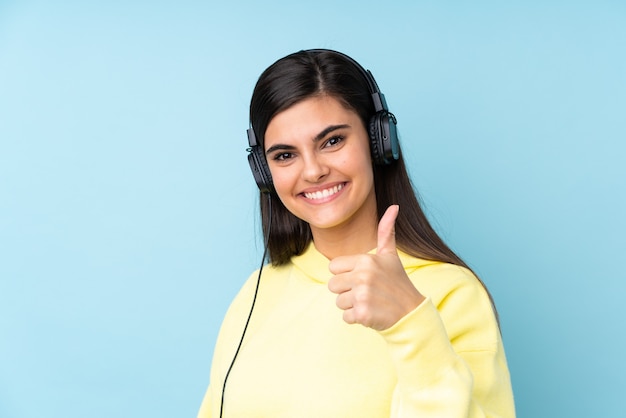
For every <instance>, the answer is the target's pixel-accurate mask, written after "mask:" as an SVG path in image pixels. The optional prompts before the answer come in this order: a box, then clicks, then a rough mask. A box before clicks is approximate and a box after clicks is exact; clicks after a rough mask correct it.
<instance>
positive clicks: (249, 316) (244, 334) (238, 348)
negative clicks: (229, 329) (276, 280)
mask: <svg viewBox="0 0 626 418" xmlns="http://www.w3.org/2000/svg"><path fill="white" fill-rule="evenodd" d="M267 202H268V210H269V214H270V219H269V222H268V226H267V234H266V236H265V242H264V248H263V257H262V258H261V267H259V275H258V277H257V280H256V288H255V289H254V296H253V298H252V305H251V306H250V313H248V319H247V320H246V325H245V326H244V327H243V332H242V333H241V339H240V340H239V345H238V346H237V350H236V351H235V355H234V356H233V360H232V361H231V362H230V366H229V367H228V371H227V372H226V376H224V385H223V386H222V400H221V402H220V418H222V413H223V411H224V392H226V382H227V381H228V376H229V375H230V371H231V370H232V368H233V365H234V364H235V360H236V359H237V355H238V354H239V350H240V349H241V345H242V344H243V339H244V337H245V336H246V331H247V330H248V324H249V323H250V318H252V312H253V311H254V305H255V304H256V297H257V294H258V293H259V285H260V284H261V273H263V266H264V265H265V258H266V257H267V246H268V244H269V238H270V231H271V229H272V197H271V195H270V194H269V193H268V194H267Z"/></svg>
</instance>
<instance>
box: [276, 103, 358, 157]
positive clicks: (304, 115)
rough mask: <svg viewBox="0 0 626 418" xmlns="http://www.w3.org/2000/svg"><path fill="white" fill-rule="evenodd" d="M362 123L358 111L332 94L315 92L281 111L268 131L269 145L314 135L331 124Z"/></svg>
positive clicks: (309, 137) (352, 124)
mask: <svg viewBox="0 0 626 418" xmlns="http://www.w3.org/2000/svg"><path fill="white" fill-rule="evenodd" d="M341 124H346V125H350V126H351V127H352V126H354V125H362V123H361V122H360V118H359V116H358V115H357V113H356V112H355V111H354V110H352V109H350V108H348V107H347V106H345V105H344V103H343V102H342V101H340V100H338V99H336V98H334V97H332V96H327V95H324V96H315V97H311V98H308V99H305V100H302V101H300V102H298V103H296V104H294V105H293V106H291V107H289V108H287V109H285V110H283V111H281V112H279V113H277V114H276V116H274V117H273V118H272V120H271V121H270V123H269V124H268V125H267V129H266V131H265V145H266V147H267V146H269V145H271V144H272V143H274V142H283V141H288V140H289V141H291V140H296V139H311V138H313V137H315V136H316V135H317V134H318V133H319V132H321V131H322V130H324V129H326V127H328V126H329V125H341Z"/></svg>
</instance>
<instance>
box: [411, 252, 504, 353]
mask: <svg viewBox="0 0 626 418" xmlns="http://www.w3.org/2000/svg"><path fill="white" fill-rule="evenodd" d="M407 257H408V259H407V261H410V259H413V260H415V261H414V262H413V263H414V264H408V266H409V268H408V269H407V264H405V270H406V271H407V274H408V275H409V278H410V279H411V281H412V282H413V284H414V285H415V287H416V288H417V289H418V290H419V291H420V293H422V294H423V295H424V296H426V297H428V298H429V299H430V300H432V302H433V304H434V305H435V307H436V308H437V310H438V311H439V314H440V316H441V319H442V320H443V322H444V325H445V327H446V330H447V332H448V335H449V337H450V339H451V340H452V339H459V340H460V341H459V342H461V343H462V342H463V341H462V340H463V339H464V338H463V336H466V335H469V334H473V335H476V334H480V335H481V337H480V338H479V339H475V338H471V339H468V340H467V341H465V343H467V344H468V346H466V347H465V348H466V349H472V348H473V346H474V344H475V343H476V341H481V345H482V344H485V343H487V344H486V345H487V346H489V345H492V344H493V345H494V346H495V345H497V344H498V341H499V339H500V331H499V327H498V323H497V320H496V316H495V312H494V309H493V306H492V303H491V299H490V297H489V294H488V293H487V290H486V289H485V287H484V286H483V284H482V283H481V282H480V281H479V280H478V278H477V277H476V275H475V274H474V273H473V272H472V271H471V270H469V269H467V268H465V267H461V266H457V265H454V264H450V263H444V262H437V261H428V260H420V259H417V258H413V257H410V256H407ZM401 258H403V257H401ZM404 262H405V259H403V263H404ZM461 345H464V344H461Z"/></svg>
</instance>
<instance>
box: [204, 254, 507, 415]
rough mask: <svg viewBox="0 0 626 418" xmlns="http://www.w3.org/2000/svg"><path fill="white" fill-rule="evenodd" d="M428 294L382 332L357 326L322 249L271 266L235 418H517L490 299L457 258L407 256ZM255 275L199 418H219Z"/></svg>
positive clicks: (235, 377)
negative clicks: (339, 297) (332, 286)
mask: <svg viewBox="0 0 626 418" xmlns="http://www.w3.org/2000/svg"><path fill="white" fill-rule="evenodd" d="M399 255H400V259H401V261H402V264H403V266H404V268H405V271H406V272H407V274H408V276H409V277H410V278H411V280H412V282H413V283H414V285H415V286H416V288H417V289H418V290H419V291H420V292H421V293H422V294H423V295H425V296H426V300H425V301H424V302H423V303H422V304H421V305H420V306H418V307H417V308H416V309H415V310H414V311H412V312H410V313H409V314H408V315H406V316H405V317H404V318H402V319H401V320H400V321H398V322H397V323H396V324H395V325H393V326H392V327H391V328H389V329H387V330H384V331H382V332H378V331H374V330H372V329H370V328H366V327H363V326H361V325H348V324H346V323H345V322H344V321H343V319H342V312H341V310H340V309H339V308H337V306H336V305H335V298H336V295H335V294H333V293H332V292H330V291H329V290H328V287H327V283H328V281H329V279H330V278H331V277H332V275H331V273H330V272H329V271H328V264H329V260H328V259H327V258H325V257H324V256H323V255H322V254H320V253H319V252H318V251H317V250H316V248H315V246H314V245H313V244H311V245H310V246H309V248H308V249H307V250H306V251H305V252H304V253H303V254H302V255H300V256H296V257H293V258H292V260H291V263H289V264H287V265H285V266H281V267H272V266H267V267H265V269H264V270H263V275H262V278H261V284H260V288H259V294H258V298H257V302H256V306H255V308H254V313H253V315H252V319H251V321H250V325H249V328H248V331H247V332H246V336H245V339H244V342H243V345H242V348H241V351H240V353H239V356H238V357H237V360H236V362H235V364H234V366H233V369H232V371H231V374H230V376H229V378H228V382H227V386H226V391H225V400H224V414H223V416H224V417H225V418H226V417H241V418H244V417H245V418H254V417H270V418H280V417H285V418H286V417H289V418H307V417H311V418H326V417H329V418H339V417H355V418H370V417H371V418H374V417H376V418H382V417H398V418H400V417H402V418H404V417H438V418H441V417H514V416H515V407H514V402H513V393H512V390H511V383H510V377H509V371H508V368H507V364H506V358H505V355H504V348H503V346H502V339H501V336H500V332H499V329H498V325H497V323H496V320H495V318H494V314H493V311H492V308H491V304H490V302H489V298H488V296H487V294H486V292H485V290H484V289H483V287H482V285H481V284H480V283H479V282H478V281H477V279H476V277H475V276H474V275H473V274H472V273H471V272H470V271H469V270H467V269H465V268H462V267H458V266H455V265H451V264H447V263H441V262H435V261H427V260H421V259H418V258H414V257H411V256H409V255H407V254H404V253H402V252H399ZM256 278H257V273H254V274H252V276H250V278H249V279H248V281H247V282H246V284H245V285H244V286H243V288H242V289H241V291H240V292H239V294H238V295H237V297H236V298H235V300H234V301H233V303H232V305H231V307H230V308H229V310H228V312H227V314H226V317H225V318H224V322H223V323H222V328H221V330H220V334H219V336H218V339H217V344H216V347H215V352H214V356H213V365H212V368H211V379H210V384H209V388H208V390H207V392H206V395H205V397H204V401H203V402H202V406H201V408H200V412H199V414H198V418H209V417H212V418H217V417H219V410H220V400H221V396H222V384H223V381H224V376H225V375H226V372H227V370H228V367H229V366H230V363H231V361H232V358H233V355H234V354H235V351H236V349H237V345H238V344H239V340H240V338H241V333H242V331H243V328H244V325H245V321H246V319H247V317H248V313H249V310H250V306H251V303H252V298H253V294H254V289H255V286H256Z"/></svg>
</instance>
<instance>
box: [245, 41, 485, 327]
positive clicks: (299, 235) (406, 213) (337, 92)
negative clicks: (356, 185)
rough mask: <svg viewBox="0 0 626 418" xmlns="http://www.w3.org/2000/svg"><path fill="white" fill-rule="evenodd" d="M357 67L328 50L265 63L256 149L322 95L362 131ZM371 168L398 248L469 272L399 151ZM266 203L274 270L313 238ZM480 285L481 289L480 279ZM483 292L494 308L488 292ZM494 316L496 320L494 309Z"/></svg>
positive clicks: (254, 112)
mask: <svg viewBox="0 0 626 418" xmlns="http://www.w3.org/2000/svg"><path fill="white" fill-rule="evenodd" d="M357 65H358V64H356V63H355V62H352V61H351V60H350V59H348V58H346V57H345V56H343V54H339V53H337V52H334V51H330V50H309V51H299V52H296V53H293V54H290V55H287V56H286V57H284V58H281V59H279V60H278V61H276V62H275V63H273V64H272V65H270V66H269V67H268V68H267V69H266V70H265V71H264V72H263V73H262V74H261V76H260V77H259V80H258V81H257V84H256V86H255V88H254V91H253V94H252V100H251V102H250V123H251V125H252V129H253V130H254V132H255V135H256V138H257V140H258V141H259V145H260V146H261V147H264V144H265V131H266V129H267V126H268V125H269V123H270V121H271V120H272V118H273V117H274V116H276V115H277V114H278V113H280V112H281V111H283V110H286V109H288V108H289V107H291V106H293V105H295V104H296V103H299V102H301V101H303V100H306V99H308V98H312V97H319V96H324V95H327V96H330V97H333V98H335V99H337V100H339V101H340V102H341V103H342V104H343V106H345V107H346V108H347V109H349V110H352V111H354V112H356V113H357V114H358V115H359V117H360V119H361V121H362V122H363V125H364V127H367V126H368V125H369V120H370V118H371V117H372V115H374V113H375V110H374V104H373V102H372V98H371V94H370V88H369V85H368V82H367V80H366V79H365V76H364V74H363V70H362V69H360V68H358V67H357ZM373 170H374V186H375V194H376V206H377V212H378V219H379V220H380V218H381V217H382V215H383V214H384V212H385V210H386V209H387V208H388V207H389V206H390V205H394V204H397V205H399V206H400V212H399V213H398V217H397V219H396V243H397V246H398V248H399V249H400V250H402V251H403V252H405V253H407V254H409V255H412V256H414V257H418V258H422V259H426V260H434V261H441V262H445V263H451V264H455V265H458V266H461V267H465V268H467V269H470V268H469V266H468V265H467V264H466V263H465V262H464V261H463V260H462V259H461V258H460V257H459V256H458V255H456V254H455V253H454V251H452V250H451V249H450V248H449V247H448V246H447V245H446V243H445V242H444V241H443V240H442V239H441V237H440V236H439V235H438V234H437V233H436V232H435V230H434V229H433V227H432V226H431V224H430V222H429V221H428V219H427V217H426V215H425V213H424V211H423V210H422V207H421V204H420V202H419V199H418V195H417V192H416V191H415V188H414V187H413V184H412V183H411V180H410V177H409V175H408V172H407V169H406V165H405V163H404V158H403V157H402V152H400V157H399V159H398V160H397V161H394V162H393V163H392V164H390V165H386V166H379V165H373ZM270 199H271V203H270V202H269V201H268V200H267V199H264V198H261V199H259V201H260V209H261V222H262V227H263V235H264V238H265V240H266V241H267V243H268V251H269V257H270V261H271V262H272V264H274V265H276V266H279V265H283V264H286V263H288V262H289V260H290V259H291V257H292V256H294V255H300V254H302V253H303V252H304V250H305V249H306V248H307V246H308V245H309V243H310V242H311V240H312V239H313V235H312V233H311V229H310V227H309V225H308V223H306V222H304V221H303V220H301V219H299V218H298V217H296V216H295V215H293V214H292V213H291V212H289V210H287V208H286V207H285V205H283V203H282V202H281V200H280V199H279V198H278V195H276V193H274V192H272V193H271V194H270ZM270 205H271V208H272V210H270ZM270 216H271V217H272V218H273V219H272V222H270ZM470 270H471V269H470ZM477 277H478V276H477ZM478 280H479V281H480V279H478ZM481 284H482V285H483V287H485V285H484V283H482V281H481ZM485 290H487V289H486V287H485ZM487 294H488V295H489V298H490V299H491V303H492V306H493V299H492V298H491V295H490V294H489V291H487ZM494 312H495V314H496V317H497V311H496V310H495V306H494Z"/></svg>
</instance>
